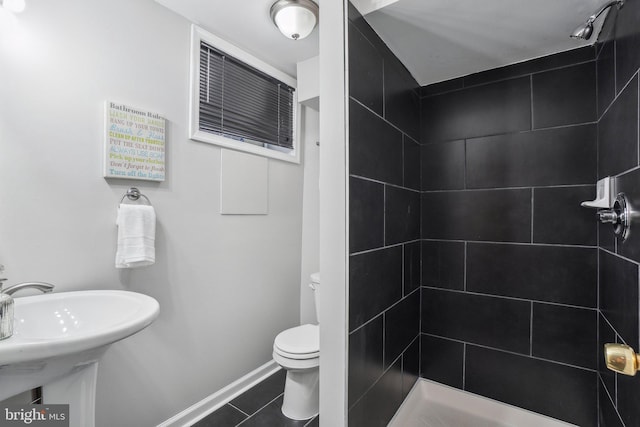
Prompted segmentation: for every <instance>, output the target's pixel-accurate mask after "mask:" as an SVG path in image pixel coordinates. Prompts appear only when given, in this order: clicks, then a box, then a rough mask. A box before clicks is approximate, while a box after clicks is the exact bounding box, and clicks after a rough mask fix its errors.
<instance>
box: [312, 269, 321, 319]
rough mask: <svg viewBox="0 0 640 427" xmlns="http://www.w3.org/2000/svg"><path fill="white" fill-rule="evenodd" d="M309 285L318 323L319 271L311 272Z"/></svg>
mask: <svg viewBox="0 0 640 427" xmlns="http://www.w3.org/2000/svg"><path fill="white" fill-rule="evenodd" d="M309 287H310V288H311V289H313V302H314V303H315V306H316V320H317V321H318V323H320V310H319V308H320V304H319V302H320V299H319V298H318V295H319V294H320V273H313V274H312V275H311V283H309Z"/></svg>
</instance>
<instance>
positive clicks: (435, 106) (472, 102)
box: [421, 76, 531, 143]
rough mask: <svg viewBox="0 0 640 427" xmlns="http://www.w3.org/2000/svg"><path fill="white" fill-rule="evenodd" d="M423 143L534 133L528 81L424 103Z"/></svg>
mask: <svg viewBox="0 0 640 427" xmlns="http://www.w3.org/2000/svg"><path fill="white" fill-rule="evenodd" d="M421 126H422V143H427V142H437V141H449V140H454V139H463V138H470V137H476V136H485V135H495V134H498V133H505V132H517V131H523V130H529V129H531V93H530V85H529V77H528V76H527V77H521V78H517V79H511V80H504V81H501V82H497V83H490V84H487V85H482V86H474V87H471V88H468V89H463V90H459V91H456V92H451V93H446V94H443V95H435V96H432V97H428V98H423V99H422V124H421Z"/></svg>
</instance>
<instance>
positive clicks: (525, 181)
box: [466, 125, 597, 188]
mask: <svg viewBox="0 0 640 427" xmlns="http://www.w3.org/2000/svg"><path fill="white" fill-rule="evenodd" d="M466 156H467V162H466V164H467V176H466V179H467V188H495V187H529V186H547V185H560V184H565V185H566V184H593V183H594V182H595V181H596V165H597V151H596V126H595V125H583V126H572V127H566V128H557V129H546V130H537V131H533V132H524V133H513V134H507V135H497V136H490V137H486V138H475V139H470V140H467V151H466Z"/></svg>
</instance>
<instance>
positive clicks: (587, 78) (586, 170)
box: [421, 47, 598, 426]
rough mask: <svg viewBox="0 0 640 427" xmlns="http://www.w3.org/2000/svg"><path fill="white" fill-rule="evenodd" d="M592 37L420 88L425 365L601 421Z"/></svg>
mask: <svg viewBox="0 0 640 427" xmlns="http://www.w3.org/2000/svg"><path fill="white" fill-rule="evenodd" d="M595 53H596V50H595V48H593V47H586V48H582V49H577V50H573V51H569V52H565V53H561V54H557V55H552V56H548V57H544V58H541V59H536V60H533V61H528V62H525V63H520V64H516V65H512V66H508V67H504V68H500V69H495V70H490V71H487V72H483V73H479V74H474V75H470V76H467V77H463V78H458V79H455V80H451V81H447V82H443V83H439V84H435V85H431V86H427V87H423V88H422V117H421V119H422V120H421V123H422V133H421V143H422V146H421V169H422V187H421V189H422V239H423V240H422V319H421V320H422V325H421V332H422V335H421V345H422V349H421V375H422V376H423V377H426V378H429V379H433V380H435V381H438V382H441V383H445V384H448V385H451V386H453V387H457V388H460V389H463V390H467V391H470V392H473V393H476V394H480V395H483V396H487V397H490V398H493V399H496V400H499V401H503V402H506V403H510V404H513V405H516V406H519V407H523V408H526V409H529V410H532V411H535V412H539V413H542V414H545V415H549V416H552V417H554V418H558V419H561V420H565V421H568V422H571V423H574V424H577V425H580V426H597V425H598V414H597V407H598V392H597V384H598V373H597V370H598V358H597V357H598V353H597V345H598V335H597V330H598V287H597V285H598V283H597V278H598V274H597V271H598V270H597V269H598V249H597V222H596V218H595V215H594V212H593V211H590V210H589V209H586V208H583V207H581V206H580V202H581V201H583V200H591V199H593V198H594V196H595V188H594V185H593V184H594V183H595V181H596V170H597V162H598V147H597V96H596V80H597V73H596V68H597V67H596V60H595V59H596V57H595Z"/></svg>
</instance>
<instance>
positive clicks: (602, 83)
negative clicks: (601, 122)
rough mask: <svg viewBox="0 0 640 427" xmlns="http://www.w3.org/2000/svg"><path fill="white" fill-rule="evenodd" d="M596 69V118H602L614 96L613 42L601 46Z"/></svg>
mask: <svg viewBox="0 0 640 427" xmlns="http://www.w3.org/2000/svg"><path fill="white" fill-rule="evenodd" d="M596 66H597V68H598V70H597V75H598V85H597V86H598V96H597V98H598V118H600V117H601V116H602V114H603V113H604V112H605V110H606V109H607V107H609V104H611V101H613V98H614V97H615V95H616V74H615V55H614V42H613V41H609V42H606V43H604V44H603V46H602V50H601V51H600V54H599V55H598V61H597V63H596Z"/></svg>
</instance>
